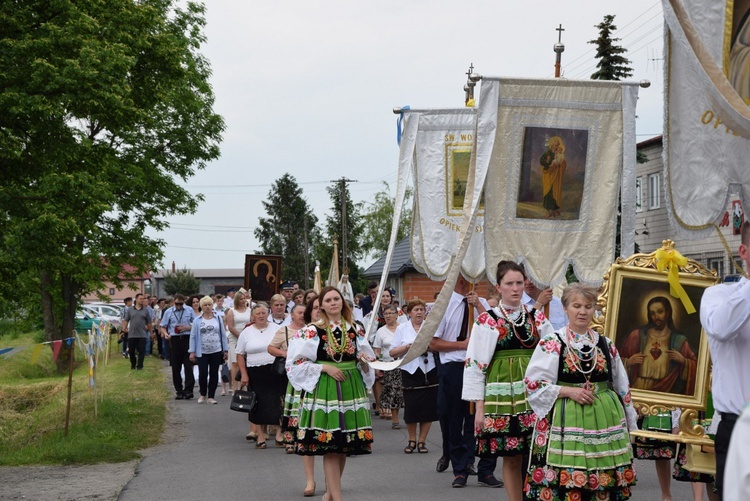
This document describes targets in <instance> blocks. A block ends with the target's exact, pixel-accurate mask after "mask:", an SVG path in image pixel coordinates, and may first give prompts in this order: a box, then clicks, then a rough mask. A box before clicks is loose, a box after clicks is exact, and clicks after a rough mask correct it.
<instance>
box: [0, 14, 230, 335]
mask: <svg viewBox="0 0 750 501" xmlns="http://www.w3.org/2000/svg"><path fill="white" fill-rule="evenodd" d="M175 3H176V2H174V1H173V0H140V1H136V0H108V1H107V2H74V1H71V0H59V1H55V2H47V1H42V0H37V1H28V2H10V1H5V2H3V4H4V7H3V9H2V10H3V13H4V14H3V16H2V19H0V67H2V68H3V71H2V72H0V168H1V169H2V176H3V180H4V182H3V184H2V186H0V210H1V211H2V212H0V214H2V215H1V216H0V234H1V235H2V240H1V241H0V264H2V265H3V266H6V265H7V263H8V262H12V263H13V266H14V269H15V270H16V271H23V272H29V273H30V275H31V276H33V277H34V278H33V281H34V285H35V286H36V287H37V290H38V291H39V293H40V296H41V310H42V316H43V321H44V331H45V337H46V338H47V339H49V340H51V339H60V338H64V337H68V336H69V333H70V332H72V331H73V325H74V315H75V311H76V307H77V305H78V303H79V300H80V297H81V296H82V295H84V294H86V293H88V292H91V291H93V290H97V289H98V288H100V287H101V286H102V285H103V282H104V280H111V281H112V282H114V283H115V284H116V285H121V284H122V281H123V279H127V278H132V277H134V276H136V275H139V274H141V273H143V272H144V271H146V270H147V269H151V268H153V267H154V265H155V264H156V263H157V262H158V261H160V260H161V258H162V256H163V253H162V248H163V246H164V241H163V240H161V239H158V238H153V237H149V236H148V235H146V234H145V232H144V231H145V230H146V228H148V227H152V228H155V229H157V230H160V229H163V228H165V227H166V226H167V222H166V221H168V216H170V215H174V214H187V213H192V212H194V211H195V209H196V207H197V204H198V203H199V201H200V200H201V198H200V197H199V196H194V195H191V194H190V193H189V192H188V191H187V190H186V189H185V188H183V187H182V186H181V185H179V184H177V182H176V179H175V178H179V179H180V180H182V181H185V180H187V179H188V178H189V177H190V176H192V175H193V174H194V173H195V171H196V169H202V168H204V167H205V165H206V163H207V162H208V161H210V160H212V159H214V158H217V157H218V155H219V147H218V143H219V142H220V140H221V133H222V131H223V129H224V123H223V120H222V118H221V117H220V116H218V115H216V114H215V113H214V112H213V109H212V106H213V101H214V96H213V91H212V89H211V86H210V85H209V83H208V78H209V75H210V69H209V65H208V62H207V61H206V60H205V59H204V58H203V57H202V56H201V55H200V53H199V52H198V51H199V48H200V45H201V43H202V42H204V41H205V39H204V36H203V34H202V28H203V26H204V24H205V21H204V8H203V7H202V6H200V5H197V4H195V3H192V2H187V3H185V4H183V3H180V5H184V7H182V8H178V7H176V6H175ZM9 256H11V257H12V258H13V259H12V261H11V260H10V259H9ZM126 264H127V265H130V266H131V267H132V268H128V269H131V270H132V271H130V272H125V271H123V270H124V269H126V268H125V267H124V265H126ZM3 292H6V291H3ZM9 292H10V293H11V294H14V292H13V291H9ZM12 297H15V298H17V299H18V300H19V301H22V300H23V298H19V297H18V296H17V295H15V296H12Z"/></svg>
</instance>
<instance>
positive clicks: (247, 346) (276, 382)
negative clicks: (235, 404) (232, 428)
mask: <svg viewBox="0 0 750 501" xmlns="http://www.w3.org/2000/svg"><path fill="white" fill-rule="evenodd" d="M251 311H252V316H251V318H252V320H253V324H252V325H249V326H248V327H245V329H244V330H243V331H242V333H241V334H240V337H239V339H238V340H237V364H238V365H239V366H240V372H241V373H242V378H241V380H240V386H248V385H249V388H250V389H251V390H253V391H254V392H255V395H256V398H257V403H256V405H255V407H254V408H253V409H252V410H251V411H250V413H249V414H248V419H249V420H250V423H252V424H254V425H255V430H254V431H255V433H257V434H258V438H257V441H256V442H255V447H256V448H258V449H265V448H266V437H267V434H266V428H267V426H269V425H270V426H274V425H275V426H278V424H279V421H280V420H281V398H282V396H283V395H284V388H285V385H286V378H285V377H284V376H283V375H279V374H277V373H274V371H273V361H274V357H273V356H271V354H270V353H268V345H269V344H270V342H271V339H272V338H273V335H274V333H275V332H276V331H275V330H274V329H272V328H271V326H270V324H269V323H268V306H266V304H265V303H261V302H259V303H257V304H256V305H255V306H253V309H252V310H251Z"/></svg>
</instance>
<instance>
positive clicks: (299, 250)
mask: <svg viewBox="0 0 750 501" xmlns="http://www.w3.org/2000/svg"><path fill="white" fill-rule="evenodd" d="M266 200H267V201H266ZM266 200H264V201H263V208H264V209H266V214H268V217H262V218H260V219H259V220H258V227H257V228H255V231H254V233H255V238H257V239H258V241H259V242H260V252H261V253H263V254H278V255H281V256H282V257H283V261H282V268H281V276H282V278H283V279H284V280H286V279H292V280H297V281H301V282H302V283H301V285H300V286H304V283H305V280H308V281H309V280H310V279H311V278H312V274H313V271H314V270H315V261H314V260H313V259H311V257H310V254H311V252H310V249H312V248H313V246H314V245H315V243H316V242H317V241H318V239H319V238H320V229H319V228H318V227H317V224H318V218H317V217H315V214H313V213H312V211H311V210H310V207H309V205H308V204H307V200H305V198H304V197H303V196H302V188H300V187H299V185H298V184H297V180H296V179H295V178H294V176H292V175H290V174H288V173H287V174H284V175H283V176H281V177H280V178H279V179H277V180H276V181H275V182H274V184H273V185H272V186H271V190H270V191H269V192H268V197H267V198H266ZM305 237H307V247H306V246H305ZM306 258H307V260H308V261H307V262H308V274H307V275H305V259H306ZM308 283H311V281H310V282H308Z"/></svg>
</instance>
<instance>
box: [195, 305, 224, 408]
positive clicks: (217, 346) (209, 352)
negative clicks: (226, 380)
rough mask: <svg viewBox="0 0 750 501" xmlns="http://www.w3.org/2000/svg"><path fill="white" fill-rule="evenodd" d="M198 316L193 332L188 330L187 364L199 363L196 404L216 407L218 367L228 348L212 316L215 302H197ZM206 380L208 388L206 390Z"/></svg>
mask: <svg viewBox="0 0 750 501" xmlns="http://www.w3.org/2000/svg"><path fill="white" fill-rule="evenodd" d="M200 307H201V316H199V317H198V318H196V319H195V320H193V328H192V329H191V330H190V346H189V347H188V353H190V361H191V362H193V363H195V361H196V359H198V387H199V388H200V394H201V396H200V397H199V398H198V403H199V404H202V403H203V402H205V401H206V393H208V403H209V404H216V403H218V402H217V401H216V400H215V399H214V396H215V395H216V387H217V386H218V384H219V366H220V365H221V364H222V362H223V361H224V360H226V359H227V357H228V350H229V347H228V346H227V338H226V334H225V333H224V324H223V323H222V321H221V319H220V318H219V317H218V316H216V315H215V314H214V312H213V307H214V301H213V299H211V298H210V297H208V296H205V297H204V298H202V299H201V300H200ZM206 380H208V388H206V382H207V381H206Z"/></svg>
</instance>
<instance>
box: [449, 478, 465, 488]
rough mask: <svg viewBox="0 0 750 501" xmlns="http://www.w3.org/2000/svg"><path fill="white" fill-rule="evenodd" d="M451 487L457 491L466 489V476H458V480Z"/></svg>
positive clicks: (455, 479)
mask: <svg viewBox="0 0 750 501" xmlns="http://www.w3.org/2000/svg"><path fill="white" fill-rule="evenodd" d="M451 485H452V486H453V487H454V488H457V489H460V488H461V487H466V477H465V476H464V475H456V478H454V479H453V483H452V484H451Z"/></svg>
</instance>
